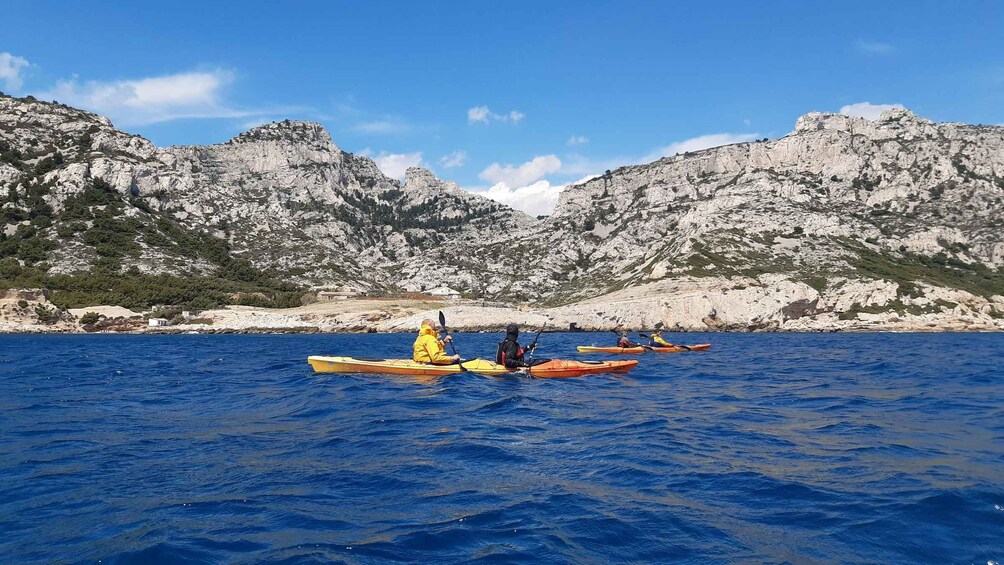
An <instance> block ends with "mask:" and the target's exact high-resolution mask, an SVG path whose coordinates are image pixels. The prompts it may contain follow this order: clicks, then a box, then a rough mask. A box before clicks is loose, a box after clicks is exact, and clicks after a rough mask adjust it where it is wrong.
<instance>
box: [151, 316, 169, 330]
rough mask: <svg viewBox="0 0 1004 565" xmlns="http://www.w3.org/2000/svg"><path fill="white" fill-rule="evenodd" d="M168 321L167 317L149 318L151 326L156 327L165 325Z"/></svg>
mask: <svg viewBox="0 0 1004 565" xmlns="http://www.w3.org/2000/svg"><path fill="white" fill-rule="evenodd" d="M168 323H169V322H168V321H167V318H150V327H151V328H156V327H158V326H166V325H168Z"/></svg>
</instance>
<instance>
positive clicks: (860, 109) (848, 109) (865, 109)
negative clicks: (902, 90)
mask: <svg viewBox="0 0 1004 565" xmlns="http://www.w3.org/2000/svg"><path fill="white" fill-rule="evenodd" d="M893 108H899V109H903V105H902V104H872V103H870V102H858V103H857V104H848V105H847V106H844V107H842V108H840V113H841V114H843V115H845V116H854V117H857V118H865V119H866V120H876V119H878V117H879V116H880V115H881V114H882V112H885V111H886V110H892V109H893Z"/></svg>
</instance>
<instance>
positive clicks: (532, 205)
mask: <svg viewBox="0 0 1004 565" xmlns="http://www.w3.org/2000/svg"><path fill="white" fill-rule="evenodd" d="M564 188H565V185H552V184H551V183H549V182H548V181H546V180H539V181H537V182H535V183H533V184H530V185H527V186H521V187H519V188H509V186H508V185H507V184H506V183H504V182H499V183H495V185H493V186H492V187H491V188H489V189H488V190H486V191H473V192H475V194H480V195H481V196H484V197H487V198H491V199H492V200H494V201H496V202H501V203H502V204H505V205H506V206H509V207H510V208H515V209H517V210H522V211H523V212H526V213H527V214H530V215H531V216H542V215H549V214H550V213H551V212H553V211H554V207H555V206H556V205H557V204H558V196H559V195H560V194H561V191H562V190H563V189H564Z"/></svg>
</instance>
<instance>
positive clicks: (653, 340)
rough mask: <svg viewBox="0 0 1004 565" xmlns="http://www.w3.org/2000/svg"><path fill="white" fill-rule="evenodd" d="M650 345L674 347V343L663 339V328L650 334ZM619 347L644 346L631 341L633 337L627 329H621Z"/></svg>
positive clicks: (618, 338)
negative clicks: (629, 335)
mask: <svg viewBox="0 0 1004 565" xmlns="http://www.w3.org/2000/svg"><path fill="white" fill-rule="evenodd" d="M648 346H649V347H673V344H672V343H669V342H668V341H666V340H665V339H663V338H662V330H659V329H657V330H655V331H653V332H652V333H651V334H650V335H649V338H648ZM617 347H642V344H640V343H635V342H634V341H631V338H629V337H628V332H627V330H620V331H619V332H618V337H617Z"/></svg>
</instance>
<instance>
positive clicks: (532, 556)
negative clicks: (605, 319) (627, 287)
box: [0, 334, 1004, 564]
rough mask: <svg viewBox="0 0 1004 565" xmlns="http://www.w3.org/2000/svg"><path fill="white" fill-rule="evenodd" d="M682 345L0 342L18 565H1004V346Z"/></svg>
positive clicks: (904, 338) (715, 338)
mask: <svg viewBox="0 0 1004 565" xmlns="http://www.w3.org/2000/svg"><path fill="white" fill-rule="evenodd" d="M610 337H612V336H609V335H604V334H545V335H544V336H543V337H542V340H541V343H542V352H543V353H546V354H547V356H550V357H576V358H586V356H583V355H579V354H576V353H575V352H574V351H575V349H574V346H575V345H577V344H604V343H607V342H609V341H610ZM498 339H499V336H494V335H476V334H460V335H458V336H457V345H458V346H459V347H460V350H461V352H462V353H464V354H465V356H473V355H474V354H481V355H491V354H492V353H493V351H494V344H495V343H496V341H497V340H498ZM671 339H675V340H679V341H680V342H682V343H695V342H701V341H709V342H711V343H713V344H714V346H713V348H712V350H711V351H710V352H707V353H685V354H662V355H655V354H648V355H642V356H639V358H640V360H641V362H640V364H639V365H638V367H637V368H636V369H635V370H634V371H632V372H631V373H630V374H628V375H616V376H615V375H599V376H589V377H583V378H577V379H566V380H545V379H540V380H538V379H528V378H515V377H505V378H485V377H479V376H474V375H469V374H461V375H453V376H448V377H442V378H435V379H415V378H405V377H387V376H370V375H351V376H343V375H318V374H313V373H312V372H311V370H310V367H309V366H308V365H307V364H306V357H307V356H308V355H311V354H350V355H359V356H397V357H401V356H406V355H407V354H408V353H409V352H410V347H411V342H412V336H410V335H404V334H398V335H373V334H371V335H311V336H261V335H182V336H115V335H109V336H105V335H101V336H98V335H83V336H0V561H2V562H3V563H97V562H101V563H176V562H188V563H248V562H280V563H315V562H316V563H324V562H336V563H382V562H441V563H450V562H472V561H478V562H492V563H510V562H511V563H525V562H528V561H534V562H554V563H612V562H639V563H652V562H660V563H661V562H682V563H737V562H738V563H760V562H765V563H768V562H769V563H848V562H849V563H890V562H900V563H980V564H985V563H996V562H1004V370H1002V366H1004V335H986V334H984V335H973V334H952V335H909V334H901V335H895V334H870V335H869V334H859V335H843V334H738V335H730V334H712V335H696V334H689V335H683V336H672V337H671ZM589 358H604V356H593V357H589Z"/></svg>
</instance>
